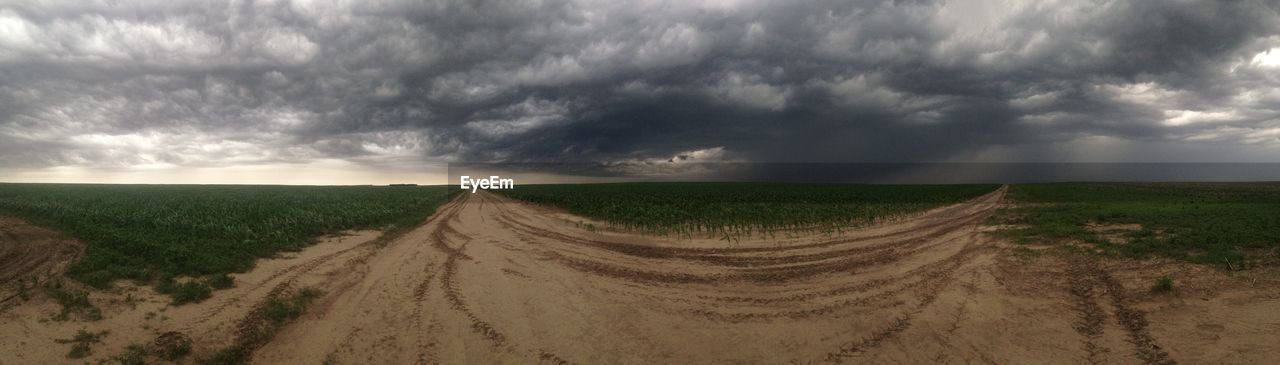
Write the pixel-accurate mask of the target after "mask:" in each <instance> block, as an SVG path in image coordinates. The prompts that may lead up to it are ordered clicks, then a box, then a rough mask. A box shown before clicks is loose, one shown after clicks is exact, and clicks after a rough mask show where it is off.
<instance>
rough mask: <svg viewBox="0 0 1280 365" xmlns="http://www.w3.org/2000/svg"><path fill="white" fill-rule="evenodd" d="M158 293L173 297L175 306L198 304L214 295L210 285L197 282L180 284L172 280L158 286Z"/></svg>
mask: <svg viewBox="0 0 1280 365" xmlns="http://www.w3.org/2000/svg"><path fill="white" fill-rule="evenodd" d="M156 291H158V292H160V293H162V294H169V296H170V297H173V305H182V304H186V303H197V302H201V301H204V300H205V299H209V297H210V296H212V295H213V289H210V288H209V285H206V284H204V283H201V282H197V281H188V282H184V283H178V282H176V281H174V280H173V279H172V278H167V279H164V280H162V281H161V282H160V284H157V285H156Z"/></svg>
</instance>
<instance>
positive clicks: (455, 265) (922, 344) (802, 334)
mask: <svg viewBox="0 0 1280 365" xmlns="http://www.w3.org/2000/svg"><path fill="white" fill-rule="evenodd" d="M1003 196H1004V189H1001V190H999V191H996V192H993V193H991V194H988V195H985V196H982V197H979V198H976V199H974V200H971V201H969V202H966V203H962V204H957V205H953V206H948V207H943V208H938V209H934V210H930V211H928V212H925V213H923V214H919V215H916V216H913V217H910V218H907V219H902V220H896V221H893V222H887V223H884V224H880V225H876V226H873V227H867V228H864V229H858V230H851V231H845V232H842V233H840V234H834V235H829V234H821V233H794V234H786V235H781V234H780V235H771V236H769V237H740V238H739V239H738V240H736V241H733V242H726V241H721V240H718V239H714V238H709V239H704V238H680V237H654V236H646V235H638V234H629V233H625V232H611V231H606V230H587V229H583V228H582V227H581V225H579V224H577V223H576V222H578V221H580V220H581V219H580V218H577V217H572V216H569V215H566V214H565V213H563V212H557V211H554V210H551V209H547V208H544V207H539V206H534V205H530V204H526V203H521V202H516V201H512V200H509V199H505V198H502V197H498V196H495V195H491V194H487V193H483V192H481V193H478V194H463V196H461V197H459V199H458V200H456V201H454V202H452V203H450V204H448V205H446V206H444V207H442V208H441V209H440V211H439V212H437V213H436V215H435V216H433V217H432V218H431V219H429V220H428V221H427V222H426V223H425V224H423V225H422V226H421V227H419V228H417V229H415V230H413V231H411V232H409V233H407V234H405V235H403V236H400V237H399V238H397V239H395V240H392V241H390V242H387V243H386V244H385V245H383V244H379V243H377V241H376V240H374V239H373V238H374V237H376V233H374V232H365V233H361V234H359V235H357V236H353V237H334V238H330V239H328V240H326V241H325V242H323V243H321V244H319V245H316V246H314V247H312V248H309V249H307V250H306V251H303V252H301V253H297V254H292V255H289V256H288V257H283V258H280V259H274V260H265V261H263V262H260V263H259V265H258V267H257V268H255V269H254V270H253V271H251V272H249V273H246V274H242V275H236V276H235V279H236V283H237V287H236V288H233V289H229V290H225V291H219V292H216V293H215V296H214V298H212V299H210V300H208V301H206V302H203V303H199V304H195V305H186V306H180V307H169V306H167V305H166V304H165V302H166V301H165V300H164V298H163V297H159V296H156V295H154V293H150V289H147V288H126V289H120V290H117V292H103V293H98V292H95V293H94V294H93V299H94V301H95V303H111V302H112V301H113V300H115V301H117V302H119V301H120V299H119V298H120V297H122V296H124V295H127V293H131V294H132V295H133V296H134V297H135V298H144V299H143V300H142V301H141V303H134V304H131V305H126V304H122V303H121V304H107V305H104V307H105V308H104V314H105V315H106V317H107V318H106V319H104V320H102V321H97V322H51V321H41V320H40V318H47V317H48V316H49V313H50V312H51V311H54V310H55V309H56V305H55V304H52V303H51V302H49V301H48V299H45V298H33V299H31V300H28V301H25V302H23V304H22V305H19V306H16V307H13V308H11V309H9V310H6V311H4V312H3V313H0V354H8V355H0V364H8V363H60V362H69V360H67V359H66V358H65V357H63V356H64V355H65V353H66V346H65V345H58V344H55V343H54V342H53V340H52V339H53V338H67V337H69V336H70V334H72V333H74V331H75V330H76V329H80V328H89V329H91V330H93V329H111V331H112V332H111V334H110V335H108V336H107V337H106V338H104V343H103V344H101V345H98V346H96V347H95V350H94V356H93V357H91V358H90V359H99V358H104V357H105V356H109V355H111V354H115V353H118V352H119V351H122V350H123V348H124V346H126V345H127V344H129V343H145V342H150V341H152V339H154V338H155V337H156V336H158V335H161V334H164V333H167V332H170V331H176V332H180V333H182V334H185V335H189V336H191V337H192V338H194V339H195V340H196V354H195V356H196V357H199V356H203V355H207V354H209V353H211V352H212V351H214V350H216V349H218V348H221V347H223V346H226V345H228V344H230V343H232V342H234V341H235V340H236V338H237V336H238V335H239V333H238V331H237V326H238V325H240V324H242V323H244V322H245V321H246V319H252V317H253V313H254V309H255V308H258V307H260V305H261V303H263V302H264V301H265V299H266V298H269V297H271V296H272V295H277V294H278V293H280V292H282V291H288V290H291V289H294V288H299V287H302V286H312V287H316V288H319V289H321V290H322V291H324V293H325V294H324V295H323V296H321V297H320V298H318V299H317V300H316V302H314V303H313V304H312V307H311V308H310V309H309V310H308V311H307V312H306V314H304V315H303V316H302V317H301V318H299V319H298V320H297V321H296V322H294V323H292V324H290V325H288V326H287V327H285V328H284V329H283V330H282V331H280V332H279V333H277V334H276V335H275V337H274V338H273V339H272V340H271V341H270V342H268V343H266V344H265V345H263V346H261V347H260V348H256V351H255V352H254V354H253V362H255V363H263V364H276V363H323V362H326V361H329V362H331V363H338V364H365V363H395V364H406V363H580V364H593V363H840V362H850V363H1063V364H1079V363H1104V364H1110V363H1149V364H1154V363H1174V362H1182V363H1273V362H1276V361H1277V359H1280V341H1277V340H1276V339H1277V337H1276V334H1277V333H1280V275H1276V274H1278V273H1280V270H1277V269H1275V268H1271V267H1269V268H1261V269H1253V270H1249V271H1245V272H1226V271H1222V270H1219V269H1214V268H1208V267H1204V266H1198V265H1190V264H1185V263H1179V262H1172V261H1166V260H1145V261H1131V260H1108V259H1102V258H1098V257H1096V256H1093V255H1077V254H1069V253H1064V252H1065V250H1056V249H1053V248H1044V247H1026V246H1017V245H1013V244H1010V243H1007V242H1004V241H1003V240H1001V239H1000V238H998V236H996V235H992V234H991V232H990V231H991V227H984V226H982V225H981V224H982V222H983V220H984V219H985V218H986V217H987V216H988V215H990V214H991V213H992V212H993V211H994V209H996V208H997V206H998V205H999V204H1000V202H1001V200H1002V198H1003ZM1161 276H1170V277H1171V278H1173V279H1174V282H1175V289H1174V290H1173V291H1172V292H1169V293H1160V294H1156V293H1152V292H1150V290H1149V288H1150V286H1151V285H1152V284H1153V283H1155V280H1156V278H1158V277H1161ZM273 293H274V294H273ZM131 306H132V307H131ZM148 312H158V313H161V315H163V316H164V319H157V318H156V317H150V318H148V317H146V314H145V313H148ZM117 328H119V329H117ZM76 362H80V361H76Z"/></svg>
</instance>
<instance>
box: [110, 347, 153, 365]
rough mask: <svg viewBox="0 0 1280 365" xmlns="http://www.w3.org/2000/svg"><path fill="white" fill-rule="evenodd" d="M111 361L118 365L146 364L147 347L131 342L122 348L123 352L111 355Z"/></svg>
mask: <svg viewBox="0 0 1280 365" xmlns="http://www.w3.org/2000/svg"><path fill="white" fill-rule="evenodd" d="M111 361H113V362H115V363H116V364H120V365H146V364H147V348H146V346H143V345H139V344H132V345H129V346H127V347H125V349H124V353H122V354H119V355H116V356H112V357H111Z"/></svg>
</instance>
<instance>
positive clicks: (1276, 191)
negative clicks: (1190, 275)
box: [997, 183, 1280, 267]
mask: <svg viewBox="0 0 1280 365" xmlns="http://www.w3.org/2000/svg"><path fill="white" fill-rule="evenodd" d="M1008 199H1009V200H1011V201H1013V202H1015V203H1017V206H1016V207H1014V208H1011V209H1006V210H1003V211H1001V212H1000V213H999V218H997V221H998V223H1003V224H1020V225H1026V227H1025V228H1018V229H1011V230H1007V231H1005V233H1006V234H1008V235H1009V236H1011V237H1012V238H1014V239H1015V241H1018V242H1029V241H1055V240H1078V241H1081V242H1086V243H1091V244H1094V245H1096V246H1097V247H1099V248H1101V249H1102V250H1103V251H1104V252H1105V253H1107V254H1114V255H1119V256H1126V257H1147V256H1150V255H1160V256H1166V257H1172V258H1177V259H1182V260H1187V261H1191V262H1199V263H1209V264H1218V265H1233V266H1234V267H1240V266H1242V265H1248V262H1249V261H1250V257H1249V256H1250V255H1249V254H1247V253H1248V252H1254V251H1257V252H1268V251H1272V250H1275V249H1276V248H1277V247H1280V223H1277V222H1280V220H1277V219H1276V217H1280V183H1053V184H1026V185H1014V186H1011V187H1010V188H1009V194H1008ZM1091 224H1093V225H1114V224H1138V225H1140V226H1141V227H1142V229H1139V230H1134V231H1131V232H1121V233H1119V235H1121V236H1123V238H1124V241H1125V242H1124V243H1113V242H1109V241H1108V240H1107V239H1105V238H1104V237H1102V235H1100V234H1099V232H1096V231H1094V230H1090V229H1089V227H1090V225H1091Z"/></svg>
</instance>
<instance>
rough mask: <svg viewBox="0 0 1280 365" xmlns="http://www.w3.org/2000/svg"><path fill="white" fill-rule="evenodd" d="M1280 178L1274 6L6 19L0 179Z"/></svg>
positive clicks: (606, 5) (0, 20)
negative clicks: (451, 174)
mask: <svg viewBox="0 0 1280 365" xmlns="http://www.w3.org/2000/svg"><path fill="white" fill-rule="evenodd" d="M1278 153H1280V10H1278V6H1277V5H1275V4H1274V3H1273V2H1264V1H1201V2H1195V1H908V0H899V1H804V2H795V1H775V2H763V1H748V0H742V1H735V0H720V1H618V2H599V1H555V0H548V1H445V2H435V1H410V2H394V1H391V2H383V1H349V2H348V1H280V2H274V1H204V0H201V1H170V0H164V1H104V2H91V1H40V2H0V168H21V169H42V168H53V167H66V166H78V167H90V168H124V169H128V168H139V167H156V166H159V167H183V168H211V167H225V166H246V165H265V164H305V163H313V162H315V161H341V162H343V163H349V164H354V165H359V166H363V167H367V168H375V169H376V168H383V167H385V168H388V169H391V168H396V167H397V166H400V167H403V166H417V165H418V164H420V163H435V162H460V161H471V162H476V161H482V162H493V161H499V162H520V161H537V162H580V161H601V162H616V161H664V160H677V159H685V160H687V159H695V160H700V161H722V160H723V161H775V162H776V161H791V162H866V161H884V162H914V161H1169V162H1198V161H1265V162H1276V161H1277V159H1276V156H1280V154H1278Z"/></svg>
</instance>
